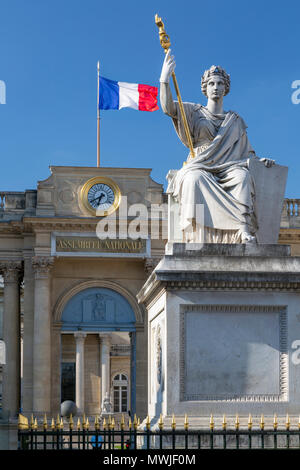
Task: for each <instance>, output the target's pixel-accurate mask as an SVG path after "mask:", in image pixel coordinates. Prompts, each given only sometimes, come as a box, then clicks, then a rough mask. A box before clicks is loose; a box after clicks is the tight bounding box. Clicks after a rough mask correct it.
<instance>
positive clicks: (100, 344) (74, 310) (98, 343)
mask: <svg viewBox="0 0 300 470" xmlns="http://www.w3.org/2000/svg"><path fill="white" fill-rule="evenodd" d="M60 321H61V333H62V337H61V399H64V397H65V396H67V395H66V393H68V398H69V399H70V398H71V396H70V394H71V393H72V391H73V396H74V401H75V402H76V404H77V407H78V408H79V410H80V411H82V412H86V413H88V414H97V413H99V412H100V411H101V408H102V406H103V400H104V398H106V395H108V396H109V398H110V402H111V404H112V405H113V404H114V390H113V386H112V381H113V377H114V375H112V374H113V373H114V372H113V371H114V370H116V368H117V369H119V370H120V366H121V365H122V367H123V368H124V367H125V371H126V372H125V375H126V377H127V385H126V386H127V409H126V411H128V409H130V410H131V411H132V412H135V402H136V396H135V395H136V391H135V388H136V387H135V384H136V370H135V349H136V344H135V342H136V340H135V338H136V336H135V331H136V315H135V312H134V309H133V307H132V305H131V304H130V303H129V301H128V300H127V299H126V298H125V297H124V296H123V295H122V294H121V293H120V292H117V291H115V290H113V289H110V288H107V287H97V286H92V287H88V288H86V289H82V290H80V291H78V292H77V293H75V294H74V295H73V296H72V297H70V298H69V299H68V301H67V302H66V303H65V305H64V307H63V309H62V315H61V320H60ZM118 361H119V362H120V364H118ZM121 395H122V393H121ZM123 395H124V393H123ZM121 402H122V398H121ZM121 408H122V406H121ZM123 408H125V406H123Z"/></svg>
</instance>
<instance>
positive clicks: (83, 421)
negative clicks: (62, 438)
mask: <svg viewBox="0 0 300 470" xmlns="http://www.w3.org/2000/svg"><path fill="white" fill-rule="evenodd" d="M85 428H86V421H85V413H83V416H82V429H85Z"/></svg>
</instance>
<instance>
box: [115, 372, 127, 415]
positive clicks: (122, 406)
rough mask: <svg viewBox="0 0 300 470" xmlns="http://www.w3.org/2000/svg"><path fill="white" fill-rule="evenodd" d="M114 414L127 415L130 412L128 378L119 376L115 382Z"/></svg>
mask: <svg viewBox="0 0 300 470" xmlns="http://www.w3.org/2000/svg"><path fill="white" fill-rule="evenodd" d="M113 390H114V413H127V411H128V377H127V375H125V374H117V375H115V376H114V380H113Z"/></svg>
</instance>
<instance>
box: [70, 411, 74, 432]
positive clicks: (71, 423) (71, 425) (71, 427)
mask: <svg viewBox="0 0 300 470" xmlns="http://www.w3.org/2000/svg"><path fill="white" fill-rule="evenodd" d="M73 425H74V423H73V415H72V413H71V414H70V417H69V428H70V430H72V429H73Z"/></svg>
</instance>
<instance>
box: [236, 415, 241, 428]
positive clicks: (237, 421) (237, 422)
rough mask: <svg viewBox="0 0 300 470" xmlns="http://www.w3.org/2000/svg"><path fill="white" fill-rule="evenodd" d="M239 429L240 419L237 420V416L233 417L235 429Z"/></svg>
mask: <svg viewBox="0 0 300 470" xmlns="http://www.w3.org/2000/svg"><path fill="white" fill-rule="evenodd" d="M239 427H240V418H239V415H238V414H236V416H235V429H239Z"/></svg>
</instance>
